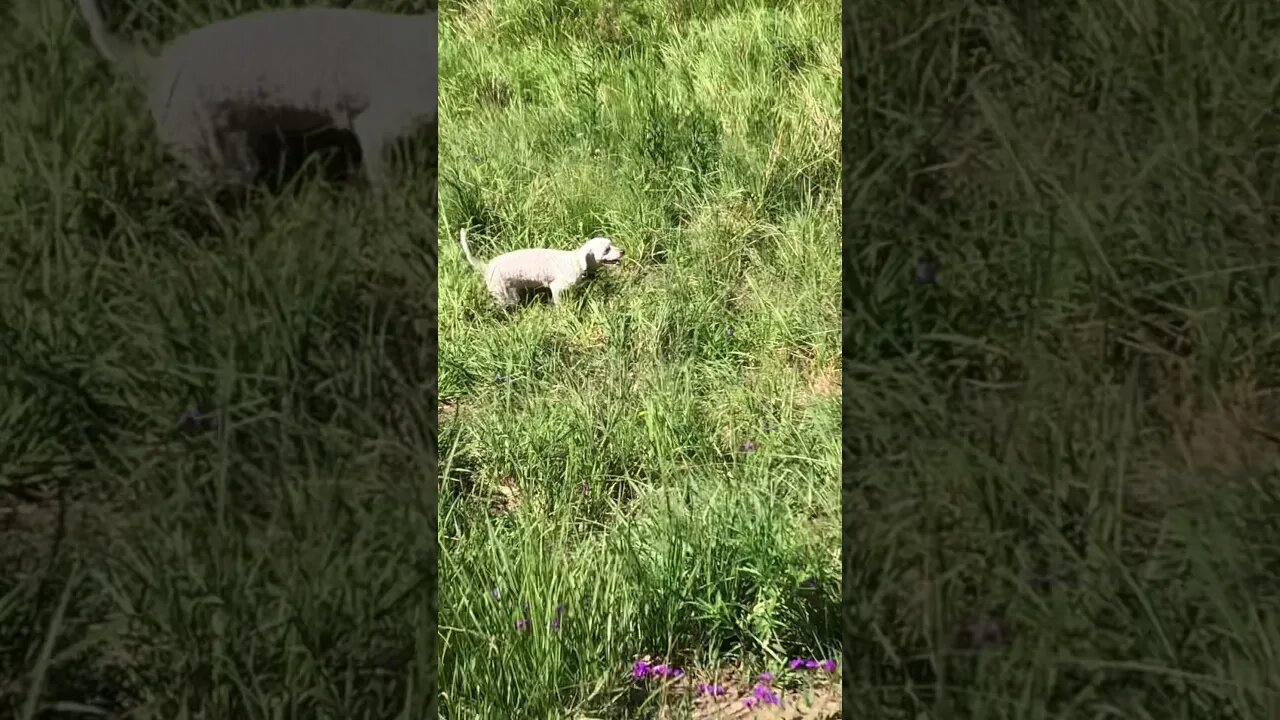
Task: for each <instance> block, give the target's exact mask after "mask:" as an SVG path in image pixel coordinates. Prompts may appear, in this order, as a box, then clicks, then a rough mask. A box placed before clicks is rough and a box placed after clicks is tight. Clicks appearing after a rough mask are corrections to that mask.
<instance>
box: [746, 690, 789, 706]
mask: <svg viewBox="0 0 1280 720" xmlns="http://www.w3.org/2000/svg"><path fill="white" fill-rule="evenodd" d="M751 695H752V696H753V697H755V699H757V700H759V701H760V702H762V703H764V704H766V705H781V704H782V698H779V697H778V695H777V693H775V692H774V691H773V690H770V689H769V686H767V685H756V689H755V690H754V691H753V692H752V693H751Z"/></svg>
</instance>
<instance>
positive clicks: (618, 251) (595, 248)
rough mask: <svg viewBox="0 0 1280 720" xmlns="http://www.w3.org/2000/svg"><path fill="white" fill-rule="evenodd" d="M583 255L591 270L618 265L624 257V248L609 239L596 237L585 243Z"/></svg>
mask: <svg viewBox="0 0 1280 720" xmlns="http://www.w3.org/2000/svg"><path fill="white" fill-rule="evenodd" d="M582 254H583V258H584V259H585V260H586V263H587V268H588V269H591V270H594V269H595V268H596V267H597V266H599V265H617V264H618V263H620V262H622V256H623V255H624V253H623V252H622V248H620V247H618V246H617V245H614V244H613V241H612V240H610V239H609V238H607V237H594V238H591V239H590V240H588V241H586V242H585V243H583V245H582Z"/></svg>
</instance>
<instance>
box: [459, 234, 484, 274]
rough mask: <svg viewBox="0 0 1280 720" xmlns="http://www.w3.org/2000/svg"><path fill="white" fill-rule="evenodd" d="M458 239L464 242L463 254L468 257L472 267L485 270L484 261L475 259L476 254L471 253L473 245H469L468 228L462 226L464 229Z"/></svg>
mask: <svg viewBox="0 0 1280 720" xmlns="http://www.w3.org/2000/svg"><path fill="white" fill-rule="evenodd" d="M458 240H459V241H460V242H461V243H462V254H463V255H465V256H466V257H467V262H468V263H470V264H471V267H473V268H475V269H477V270H484V263H482V262H480V261H479V260H476V259H475V256H474V255H472V254H471V247H470V246H469V245H467V229H466V228H462V231H461V232H459V233H458Z"/></svg>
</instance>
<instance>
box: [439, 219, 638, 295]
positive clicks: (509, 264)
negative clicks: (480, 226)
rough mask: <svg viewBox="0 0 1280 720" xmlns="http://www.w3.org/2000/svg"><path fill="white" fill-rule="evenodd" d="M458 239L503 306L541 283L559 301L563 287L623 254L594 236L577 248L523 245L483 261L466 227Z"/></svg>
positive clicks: (618, 248) (613, 262)
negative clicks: (473, 250) (474, 251)
mask: <svg viewBox="0 0 1280 720" xmlns="http://www.w3.org/2000/svg"><path fill="white" fill-rule="evenodd" d="M459 240H461V241H462V254H463V255H465V256H466V258H467V262H468V263H470V264H471V267H473V268H475V269H476V270H479V271H480V274H481V275H483V276H484V282H485V285H486V286H487V287H488V288H489V292H490V293H491V294H492V295H493V297H494V299H495V300H497V301H498V303H499V304H500V305H502V306H503V307H510V306H512V305H514V304H515V303H516V302H518V301H519V299H520V296H521V294H523V293H526V292H528V291H531V290H536V289H538V288H544V287H545V288H549V289H550V290H551V302H552V303H553V304H559V302H560V295H561V294H562V293H564V291H565V290H568V289H569V288H571V287H573V286H574V285H577V284H578V283H579V282H580V281H581V280H582V279H583V278H584V277H586V276H588V275H590V274H592V273H593V272H595V269H596V268H597V267H599V266H601V265H617V264H618V263H620V262H622V256H623V255H624V253H623V251H622V248H620V247H618V246H617V245H614V244H613V241H612V240H610V239H609V238H607V237H595V238H591V239H590V240H588V241H586V242H585V243H583V244H582V246H581V247H579V248H578V249H577V250H552V249H550V248H526V249H524V250H512V251H511V252H509V253H504V254H502V255H499V256H498V257H496V258H493V259H492V260H490V261H489V262H488V263H482V262H480V261H479V260H476V259H475V257H473V256H472V255H471V248H470V247H469V246H468V245H467V231H466V230H465V229H464V230H462V232H461V233H460V234H459Z"/></svg>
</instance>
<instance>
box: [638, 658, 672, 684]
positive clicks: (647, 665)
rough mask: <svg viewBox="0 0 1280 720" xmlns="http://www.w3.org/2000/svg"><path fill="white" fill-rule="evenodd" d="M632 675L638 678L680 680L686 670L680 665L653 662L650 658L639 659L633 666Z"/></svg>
mask: <svg viewBox="0 0 1280 720" xmlns="http://www.w3.org/2000/svg"><path fill="white" fill-rule="evenodd" d="M631 676H632V677H634V678H635V679H637V680H647V679H649V678H671V679H672V680H678V679H680V678H682V677H684V670H681V669H680V668H678V667H674V666H671V665H667V664H666V663H657V664H654V663H651V662H649V661H648V660H637V661H636V662H635V664H634V665H632V666H631Z"/></svg>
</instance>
